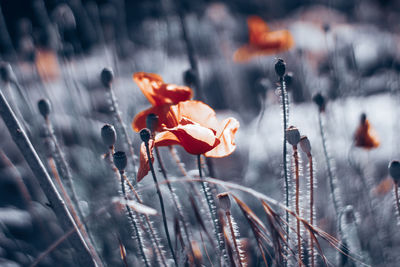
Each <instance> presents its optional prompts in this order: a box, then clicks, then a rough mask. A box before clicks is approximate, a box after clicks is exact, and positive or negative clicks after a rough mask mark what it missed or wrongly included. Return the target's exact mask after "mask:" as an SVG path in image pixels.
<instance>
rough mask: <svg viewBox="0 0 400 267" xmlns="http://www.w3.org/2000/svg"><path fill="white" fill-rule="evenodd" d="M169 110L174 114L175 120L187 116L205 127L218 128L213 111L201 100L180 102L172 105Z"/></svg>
mask: <svg viewBox="0 0 400 267" xmlns="http://www.w3.org/2000/svg"><path fill="white" fill-rule="evenodd" d="M171 111H172V112H173V113H174V114H175V117H176V120H177V121H181V120H182V118H187V119H189V120H191V121H193V122H196V123H198V124H199V125H201V126H204V127H206V128H210V129H217V128H218V120H217V117H216V114H215V111H214V110H213V109H212V108H211V107H210V106H209V105H207V104H204V103H203V102H201V101H195V100H189V101H184V102H180V103H178V105H174V106H172V107H171Z"/></svg>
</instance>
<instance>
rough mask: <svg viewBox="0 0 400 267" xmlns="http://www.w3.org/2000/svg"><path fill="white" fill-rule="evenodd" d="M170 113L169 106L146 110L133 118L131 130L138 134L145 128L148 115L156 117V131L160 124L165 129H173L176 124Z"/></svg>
mask: <svg viewBox="0 0 400 267" xmlns="http://www.w3.org/2000/svg"><path fill="white" fill-rule="evenodd" d="M169 111H170V106H169V105H161V106H155V107H151V108H148V109H146V110H144V111H142V112H140V113H139V114H137V115H136V116H135V118H134V119H133V122H132V128H133V130H135V131H136V132H139V131H140V130H142V129H143V128H146V127H147V126H146V118H147V116H148V115H149V114H151V113H153V114H156V115H157V116H158V126H157V131H160V130H161V128H162V124H164V125H165V126H166V127H175V126H176V125H177V124H178V123H177V121H176V119H175V116H173V114H172V113H170V112H169Z"/></svg>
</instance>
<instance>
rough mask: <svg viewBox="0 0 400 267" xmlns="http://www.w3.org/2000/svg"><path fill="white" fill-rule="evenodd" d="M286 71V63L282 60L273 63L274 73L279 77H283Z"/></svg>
mask: <svg viewBox="0 0 400 267" xmlns="http://www.w3.org/2000/svg"><path fill="white" fill-rule="evenodd" d="M285 71H286V63H285V61H283V59H281V58H279V59H278V61H277V62H276V63H275V72H276V74H277V75H278V76H279V77H283V75H285Z"/></svg>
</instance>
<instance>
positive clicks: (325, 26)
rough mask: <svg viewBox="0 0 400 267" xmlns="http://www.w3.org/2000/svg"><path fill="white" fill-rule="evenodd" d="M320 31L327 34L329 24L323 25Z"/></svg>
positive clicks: (329, 27)
mask: <svg viewBox="0 0 400 267" xmlns="http://www.w3.org/2000/svg"><path fill="white" fill-rule="evenodd" d="M322 29H323V30H324V32H325V33H327V32H329V31H330V29H331V25H329V23H325V24H324V25H323V26H322Z"/></svg>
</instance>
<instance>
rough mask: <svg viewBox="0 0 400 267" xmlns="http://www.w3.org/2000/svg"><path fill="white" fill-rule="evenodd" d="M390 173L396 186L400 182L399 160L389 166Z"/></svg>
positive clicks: (393, 161)
mask: <svg viewBox="0 0 400 267" xmlns="http://www.w3.org/2000/svg"><path fill="white" fill-rule="evenodd" d="M389 173H390V176H392V178H393V181H394V182H395V183H396V184H399V182H400V162H399V161H398V160H392V161H391V162H390V164H389Z"/></svg>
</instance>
